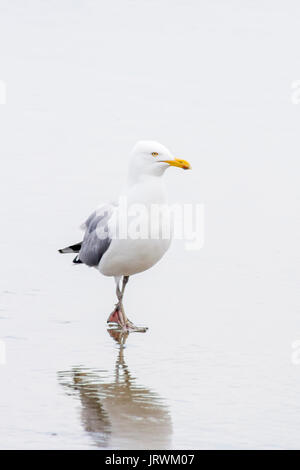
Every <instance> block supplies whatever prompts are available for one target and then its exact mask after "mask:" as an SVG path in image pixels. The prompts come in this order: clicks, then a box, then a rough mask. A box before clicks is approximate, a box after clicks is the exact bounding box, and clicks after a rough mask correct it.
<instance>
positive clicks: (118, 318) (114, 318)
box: [107, 305, 123, 326]
mask: <svg viewBox="0 0 300 470" xmlns="http://www.w3.org/2000/svg"><path fill="white" fill-rule="evenodd" d="M122 320H123V319H122V312H121V310H120V309H119V307H118V305H116V307H115V309H114V310H113V312H111V314H110V315H109V317H108V319H107V323H116V324H117V325H120V326H123V321H122Z"/></svg>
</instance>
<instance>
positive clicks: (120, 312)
mask: <svg viewBox="0 0 300 470" xmlns="http://www.w3.org/2000/svg"><path fill="white" fill-rule="evenodd" d="M128 280H129V276H124V277H123V282H122V290H121V289H120V287H119V281H120V279H116V285H117V287H116V294H117V297H118V302H117V303H116V306H115V309H114V310H113V312H112V313H111V314H110V316H109V317H108V320H107V323H117V324H118V325H119V326H120V327H121V329H122V330H123V331H139V332H145V331H147V329H148V328H145V327H142V328H140V327H138V326H135V325H134V324H133V323H132V322H131V321H130V320H129V319H128V318H127V316H126V313H125V310H124V306H123V295H124V291H125V287H126V284H127V282H128Z"/></svg>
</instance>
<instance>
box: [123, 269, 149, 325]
mask: <svg viewBox="0 0 300 470" xmlns="http://www.w3.org/2000/svg"><path fill="white" fill-rule="evenodd" d="M128 280H129V276H124V277H123V284H122V290H121V301H120V304H119V305H120V309H121V311H122V314H123V318H124V322H125V329H127V330H129V331H130V330H131V331H140V332H145V331H147V329H148V328H145V327H139V326H135V325H134V324H133V323H132V322H131V321H130V320H129V319H128V318H127V316H126V313H125V310H124V306H123V295H124V291H125V287H126V284H127V282H128Z"/></svg>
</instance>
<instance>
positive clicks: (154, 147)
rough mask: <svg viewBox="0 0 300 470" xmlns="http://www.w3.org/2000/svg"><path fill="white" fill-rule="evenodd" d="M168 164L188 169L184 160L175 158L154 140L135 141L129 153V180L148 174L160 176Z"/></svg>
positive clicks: (136, 180) (136, 179) (133, 180)
mask: <svg viewBox="0 0 300 470" xmlns="http://www.w3.org/2000/svg"><path fill="white" fill-rule="evenodd" d="M169 166H177V167H179V168H183V169H184V170H187V169H190V168H191V167H190V164H189V163H188V162H187V161H186V160H182V159H178V158H175V157H174V156H173V155H172V153H171V152H170V150H168V149H167V148H166V147H165V146H164V145H162V144H160V143H159V142H155V141H154V140H141V141H139V142H137V143H136V145H135V146H134V148H133V150H132V153H131V161H130V164H129V181H130V182H131V183H134V182H138V181H140V180H143V179H144V178H145V177H148V176H152V177H153V176H154V177H155V176H156V177H159V176H162V175H163V173H164V172H165V170H166V169H167V168H168V167H169Z"/></svg>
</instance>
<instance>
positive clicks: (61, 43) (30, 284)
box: [0, 0, 300, 448]
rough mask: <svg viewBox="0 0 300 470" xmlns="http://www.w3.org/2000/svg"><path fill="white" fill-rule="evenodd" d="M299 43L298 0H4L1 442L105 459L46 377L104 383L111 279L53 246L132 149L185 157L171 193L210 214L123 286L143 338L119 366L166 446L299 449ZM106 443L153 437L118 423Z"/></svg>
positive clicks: (69, 401) (112, 187)
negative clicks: (150, 404) (160, 419)
mask: <svg viewBox="0 0 300 470" xmlns="http://www.w3.org/2000/svg"><path fill="white" fill-rule="evenodd" d="M299 41H300V5H299V2H297V1H296V0H295V1H291V0H287V1H286V0H285V1H283V0H281V1H278V0H277V1H270V0H264V1H258V0H257V1H256V0H255V1H249V0H243V1H239V0H227V1H221V0H219V1H218V0H213V1H211V0H209V1H208V0H206V1H204V0H200V1H199V0H194V1H192V0H185V1H177V0H172V1H170V0H168V1H167V0H159V1H147V0H143V1H141V0H140V1H128V0H127V1H126V0H118V1H100V0H98V1H96V0H93V1H92V0H73V1H70V0H51V1H42V0H29V1H26V2H25V1H21V0H14V1H11V0H0V58H1V59H0V79H2V80H5V81H6V83H7V104H6V105H1V106H0V129H1V136H0V155H1V167H0V200H1V205H0V211H1V212H0V215H1V220H2V225H1V228H2V230H1V236H0V246H1V262H0V273H1V274H0V275H1V278H0V292H1V299H0V338H1V339H4V340H5V341H6V346H7V364H6V366H0V374H1V375H0V376H1V392H0V447H1V448H20V447H21V448H37V447H38V448H89V447H94V446H95V445H97V446H98V447H99V446H100V447H101V445H99V443H98V444H97V442H96V439H95V436H94V434H93V432H90V433H89V432H86V431H85V430H84V423H83V420H82V413H81V407H82V405H81V404H80V400H79V399H78V396H77V395H76V394H74V396H72V397H70V396H68V395H67V393H66V388H65V387H63V386H62V385H60V384H59V379H58V377H57V372H58V371H63V370H65V371H69V370H71V369H72V368H73V367H74V366H77V365H81V366H83V367H86V368H88V369H89V370H94V369H100V370H104V371H106V372H105V374H107V376H108V379H107V383H108V382H109V381H110V380H113V379H112V376H113V371H114V363H115V361H116V358H117V354H118V351H117V348H116V346H115V345H114V343H113V341H112V339H111V338H110V337H108V335H107V333H106V326H105V320H106V318H107V315H108V314H109V313H110V311H111V309H112V306H113V302H114V300H115V299H114V286H113V281H112V280H110V279H108V278H103V277H102V278H101V277H100V276H99V275H97V273H96V272H94V271H93V270H88V269H87V268H85V267H74V266H72V265H71V259H70V258H67V257H64V258H63V257H59V256H58V254H57V252H56V250H57V248H60V247H61V246H64V245H65V244H67V243H69V242H70V243H72V242H77V241H79V237H80V232H79V230H78V226H79V224H80V223H81V222H82V221H83V220H84V219H85V217H86V215H88V214H89V212H90V211H91V210H92V209H93V208H94V207H95V206H96V205H97V204H98V202H101V201H103V200H105V199H110V198H111V197H114V196H116V195H117V194H118V190H119V187H120V185H122V184H123V181H124V175H125V173H126V168H127V161H128V153H129V151H130V149H131V147H132V146H133V145H134V143H135V141H136V140H138V139H156V140H158V141H160V142H161V143H163V144H164V145H166V146H168V147H170V148H171V150H172V151H173V153H174V154H175V155H176V156H178V157H181V158H184V159H186V160H189V161H190V162H191V164H192V166H193V171H192V172H181V171H179V170H176V169H170V170H168V174H167V175H166V180H167V183H168V187H169V192H170V201H171V202H180V201H182V202H203V203H205V208H206V218H205V237H206V239H205V246H204V248H203V249H202V250H201V251H199V252H186V251H185V250H184V246H183V244H182V243H180V242H177V243H175V244H174V245H173V247H172V249H171V251H170V252H169V253H168V254H167V256H166V257H165V259H164V260H163V261H162V262H161V263H160V264H159V265H157V266H156V267H155V268H153V269H152V270H151V271H148V272H146V273H144V274H143V275H140V276H136V278H134V279H132V281H131V282H130V284H129V286H128V292H127V299H126V302H127V308H128V313H129V312H130V315H129V316H130V318H131V319H132V320H134V321H135V322H136V323H139V324H147V325H148V326H149V327H150V330H149V332H148V333H147V334H146V335H131V337H130V338H129V340H128V341H127V346H128V347H127V348H126V351H125V359H126V363H127V365H128V368H129V369H130V372H131V374H132V376H133V377H136V383H137V384H138V386H139V385H140V386H143V387H146V388H147V389H149V390H151V391H152V392H151V393H153V394H155V397H156V399H157V400H158V401H159V402H160V405H159V406H161V409H162V410H164V411H162V413H163V416H164V417H166V416H167V418H166V419H165V421H166V423H167V426H166V431H165V435H164V438H162V440H161V446H162V447H168V448H172V447H173V448H248V447H252V448H253V447H256V448H292V447H294V448H300V402H299V396H300V365H295V364H292V362H291V355H292V346H291V344H292V342H293V341H294V340H297V339H300V318H299V314H300V306H299V274H300V273H299V258H300V252H299V227H300V220H299V201H300V189H299V169H300V165H299V121H300V105H298V106H297V105H293V104H292V101H291V84H292V82H293V81H294V80H296V79H299V78H300V60H299ZM99 374H100V376H101V373H100V372H99ZM101 377H102V376H101ZM101 377H100V379H99V380H100V381H102V383H103V381H105V379H103V378H101ZM149 393H150V392H149ZM151 393H150V395H149V396H150V400H151V399H152V398H151V397H152V394H151ZM156 399H155V400H156ZM155 400H154V407H155V406H156V401H155ZM159 406H158V405H157V407H158V408H159ZM116 411H117V413H118V410H116ZM108 414H109V413H108ZM138 418H139V416H137V417H136V419H138ZM111 419H112V418H111ZM138 439H140V440H138ZM106 445H107V446H108V447H115V448H120V447H131V448H135V447H142V448H143V447H151V446H153V447H157V446H158V443H157V441H155V440H154V441H153V442H152V441H151V438H150V437H149V436H146V435H145V436H143V435H142V434H141V435H140V436H139V437H137V436H135V437H134V436H133V437H132V439H131V438H130V430H128V439H127V438H126V433H125V437H124V435H123V436H120V434H118V426H116V428H115V429H114V430H113V431H112V433H111V434H110V437H109V439H108V442H107V443H106Z"/></svg>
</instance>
